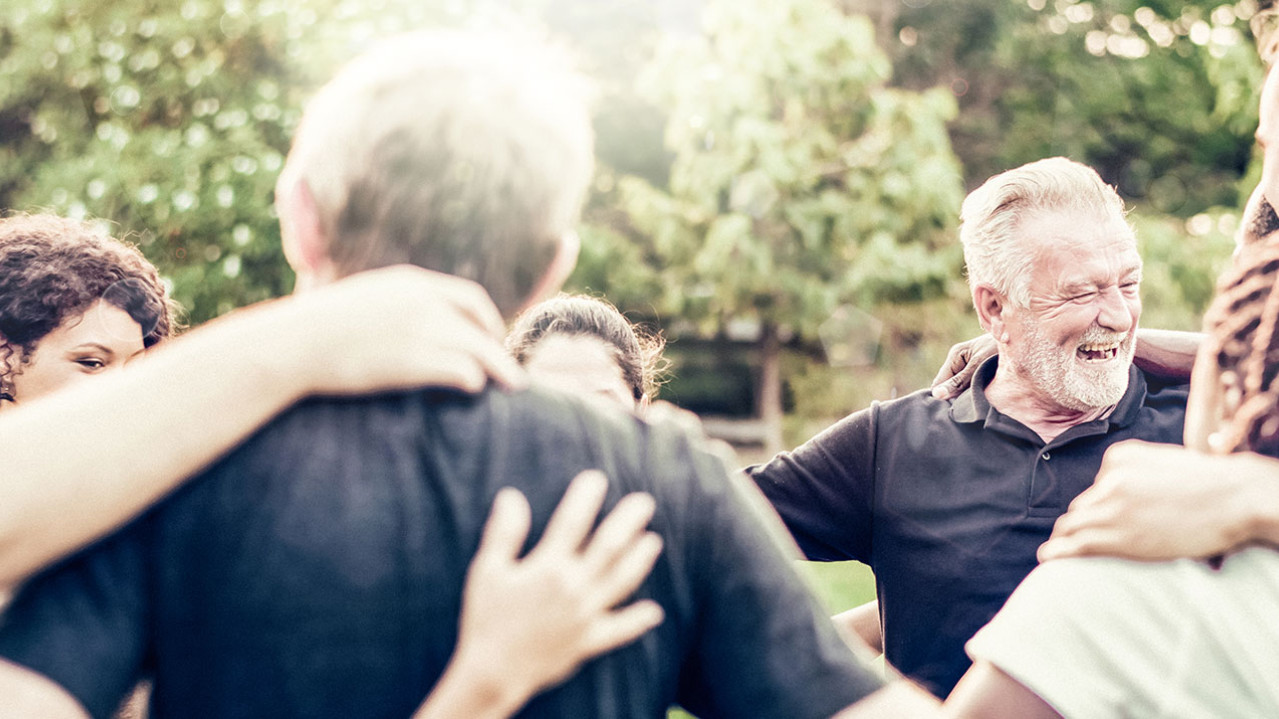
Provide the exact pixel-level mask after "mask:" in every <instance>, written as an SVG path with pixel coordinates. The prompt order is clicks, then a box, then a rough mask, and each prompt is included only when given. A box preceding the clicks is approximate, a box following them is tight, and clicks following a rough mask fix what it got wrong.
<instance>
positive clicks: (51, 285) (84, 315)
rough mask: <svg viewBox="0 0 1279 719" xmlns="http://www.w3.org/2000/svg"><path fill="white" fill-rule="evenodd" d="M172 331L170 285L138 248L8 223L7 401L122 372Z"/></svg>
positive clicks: (4, 285) (89, 230)
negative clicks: (112, 371) (167, 287)
mask: <svg viewBox="0 0 1279 719" xmlns="http://www.w3.org/2000/svg"><path fill="white" fill-rule="evenodd" d="M173 327H174V318H173V310H172V305H171V303H170V301H169V298H168V296H167V294H166V292H165V287H164V284H163V283H162V282H161V281H160V276H159V274H158V273H157V272H156V270H155V267H153V266H152V265H151V263H150V262H147V260H146V258H144V257H143V256H142V253H140V252H138V251H137V249H135V248H134V247H132V246H130V245H127V244H124V243H122V242H119V241H118V240H115V239H112V238H111V237H108V236H107V235H105V234H103V233H101V232H99V231H98V230H96V229H95V228H94V227H93V226H92V225H90V224H88V223H85V222H78V221H76V220H70V219H66V218H62V217H54V216H52V215H20V216H15V217H11V218H9V219H7V220H5V221H3V222H0V400H2V401H7V402H18V401H21V400H23V399H27V400H30V399H34V398H35V397H37V396H39V395H41V394H45V393H47V392H49V391H52V390H53V389H56V388H58V387H61V386H65V385H67V384H69V383H71V382H74V381H75V380H77V379H78V378H80V377H82V376H85V375H93V374H97V373H99V372H103V371H106V370H108V369H112V368H115V367H122V366H124V364H125V363H126V362H128V361H129V360H131V359H133V358H134V357H137V356H138V355H140V354H141V353H142V352H143V350H145V349H146V348H147V347H150V346H152V345H154V344H155V343H157V342H159V341H161V340H163V339H165V338H166V337H168V336H169V335H170V334H171V333H172V332H173Z"/></svg>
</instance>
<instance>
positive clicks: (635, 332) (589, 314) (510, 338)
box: [506, 294, 668, 402]
mask: <svg viewBox="0 0 1279 719" xmlns="http://www.w3.org/2000/svg"><path fill="white" fill-rule="evenodd" d="M553 335H567V336H570V337H574V336H585V337H595V338H597V339H600V340H602V341H603V342H604V343H605V344H607V345H608V346H609V347H610V348H612V349H613V354H614V357H615V358H616V359H617V366H618V367H620V368H621V370H622V379H624V380H625V381H626V384H627V386H628V387H630V389H631V394H632V395H634V397H635V401H637V402H638V401H639V400H641V399H643V398H644V397H646V396H647V397H648V398H650V399H653V398H655V397H656V396H657V390H658V388H659V387H660V386H661V384H662V380H663V375H664V374H665V372H666V367H667V364H668V362H667V360H666V358H665V357H663V356H662V350H663V349H664V348H665V347H666V341H665V340H664V339H662V336H661V334H659V333H655V332H649V331H648V330H646V329H645V328H643V327H640V326H637V325H634V324H632V323H631V321H630V320H628V319H626V317H625V316H623V315H622V313H621V312H619V311H618V309H617V308H616V307H614V306H613V305H612V304H611V303H610V302H608V300H605V299H602V298H598V297H590V296H588V295H566V294H561V295H559V296H558V297H554V298H552V299H549V300H546V301H545V302H541V303H538V304H536V305H534V306H532V307H530V308H529V309H527V310H525V311H524V312H523V313H522V314H521V315H520V316H519V317H517V318H516V320H515V325H514V326H513V327H512V328H511V332H510V333H509V334H508V335H507V336H506V350H507V352H509V353H510V354H511V356H512V357H514V358H515V361H516V362H519V363H520V364H524V363H526V362H527V361H528V358H529V355H531V354H532V353H533V349H534V348H535V347H537V345H538V343H540V342H541V341H542V340H544V339H546V338H547V337H550V336H553Z"/></svg>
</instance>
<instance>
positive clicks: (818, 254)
mask: <svg viewBox="0 0 1279 719" xmlns="http://www.w3.org/2000/svg"><path fill="white" fill-rule="evenodd" d="M889 73H890V67H889V65H888V62H887V59H886V57H885V56H884V54H883V53H882V52H881V51H880V50H879V49H878V48H877V47H876V45H875V43H874V38H873V31H872V29H871V25H870V23H869V22H868V21H867V20H866V19H865V18H861V17H854V16H848V15H845V14H843V13H842V12H841V11H840V10H839V9H838V8H836V7H835V6H834V5H833V4H830V3H827V2H796V1H791V2H770V3H737V2H711V3H709V4H708V6H707V9H706V23H705V34H704V35H703V36H702V37H696V38H690V39H687V40H686V41H685V42H683V43H680V44H670V45H668V46H666V47H664V48H663V49H662V51H661V52H660V53H659V55H658V57H657V59H656V60H655V62H654V65H653V67H652V69H651V70H650V72H649V74H648V75H647V77H646V85H647V87H648V89H649V91H650V92H651V93H652V94H653V96H654V98H655V100H656V101H658V102H661V103H662V104H663V105H664V107H665V108H666V109H667V111H668V112H669V116H670V120H669V123H668V125H667V132H666V140H667V144H668V147H669V149H670V150H671V151H672V152H673V153H674V156H675V157H674V162H673V164H672V168H671V175H670V183H669V189H668V190H662V189H659V188H656V187H653V186H651V185H650V184H648V183H646V182H644V181H642V180H638V179H635V178H630V179H628V180H627V181H625V182H623V183H622V188H623V190H622V192H621V193H620V201H621V203H622V206H623V207H624V208H625V209H626V211H627V214H628V216H629V218H630V221H631V222H632V223H633V226H634V227H635V228H636V229H637V230H639V232H640V233H642V234H645V235H648V236H649V237H651V243H652V245H651V248H652V253H651V256H650V259H651V261H653V262H654V263H655V264H656V266H657V267H658V268H659V271H660V273H661V274H662V276H663V277H664V278H665V279H666V281H667V283H668V290H667V291H666V292H665V293H664V294H663V297H664V302H663V307H662V309H663V310H664V311H665V312H667V313H670V314H676V315H682V316H693V317H694V318H698V319H714V320H715V321H716V322H728V321H730V320H732V319H734V318H740V317H747V318H753V319H756V320H759V321H761V322H765V323H770V324H773V325H776V326H780V327H788V328H790V329H791V330H792V331H795V332H798V333H799V334H801V335H803V336H807V337H810V338H815V337H816V331H817V328H818V326H819V325H820V324H821V323H822V322H823V321H824V320H825V319H826V317H827V316H828V315H829V314H830V312H831V311H833V310H834V309H835V307H836V306H837V305H838V304H839V303H842V302H858V303H860V304H862V305H863V306H864V307H865V308H866V309H869V310H872V311H873V310H874V308H875V307H876V306H877V305H878V304H880V303H881V302H883V301H885V300H888V299H893V300H894V301H896V300H898V299H901V298H907V299H909V298H916V299H924V298H932V297H937V296H939V295H942V294H945V292H946V287H947V285H948V283H949V282H951V281H954V280H957V279H958V278H959V275H960V272H959V264H958V254H957V253H955V252H954V251H940V252H939V251H938V250H939V248H943V247H951V246H953V245H954V244H955V243H954V241H953V239H952V236H951V234H950V231H951V230H952V229H953V218H954V216H955V214H956V209H957V208H958V205H959V200H960V198H961V197H962V187H961V184H960V179H959V178H960V175H959V168H958V164H957V162H956V160H955V158H954V156H953V154H951V152H950V150H949V140H948V137H947V134H946V127H945V123H946V121H947V120H948V119H950V118H951V117H952V116H953V115H954V112H955V106H954V102H953V101H952V100H951V99H950V98H949V97H948V96H947V95H945V94H943V93H938V92H929V93H923V94H920V93H912V92H907V91H901V90H893V89H889V88H887V87H885V83H886V80H887V78H888V76H889ZM708 289H709V292H710V293H711V296H710V298H709V301H707V297H706V295H707V291H708Z"/></svg>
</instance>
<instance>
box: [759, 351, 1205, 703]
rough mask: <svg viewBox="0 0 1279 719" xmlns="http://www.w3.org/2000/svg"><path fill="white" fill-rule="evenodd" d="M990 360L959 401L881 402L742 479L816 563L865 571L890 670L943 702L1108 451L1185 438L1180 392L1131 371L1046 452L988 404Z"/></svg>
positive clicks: (921, 397) (924, 396) (912, 398)
mask: <svg viewBox="0 0 1279 719" xmlns="http://www.w3.org/2000/svg"><path fill="white" fill-rule="evenodd" d="M997 361H998V358H994V359H992V360H990V361H988V362H987V363H986V364H985V365H983V366H982V367H981V368H980V369H979V371H978V373H977V375H976V376H975V378H974V382H973V386H972V387H971V388H970V389H968V390H967V391H965V392H964V393H963V394H961V395H959V396H958V397H957V398H955V399H954V400H953V401H939V400H936V399H933V397H932V396H931V395H930V394H929V393H928V392H927V391H921V392H916V393H914V394H911V395H908V396H906V397H902V398H900V399H895V400H892V401H889V402H876V403H874V404H872V405H871V407H870V408H869V409H866V410H863V411H861V412H857V413H854V414H852V415H849V416H848V417H845V418H844V419H843V420H841V421H840V422H838V423H837V424H835V425H833V426H832V427H830V428H828V429H827V430H825V431H824V432H822V433H821V434H819V435H817V436H816V437H814V438H813V439H811V440H809V441H808V442H807V443H806V444H804V445H803V446H802V447H800V448H798V449H796V450H795V451H793V452H784V453H782V454H779V455H777V456H776V457H775V458H773V459H772V461H770V462H769V463H767V464H763V465H757V466H754V467H750V468H748V470H747V472H748V473H749V474H750V475H751V476H752V477H753V478H754V479H755V481H756V483H757V484H758V485H759V487H760V489H762V490H763V492H764V494H765V495H766V496H767V497H768V498H769V500H770V501H772V503H773V506H774V507H776V508H777V511H778V512H779V513H780V514H781V516H782V519H783V520H785V522H786V526H787V527H789V529H790V530H791V533H792V534H793V535H794V536H795V539H796V541H797V542H798V543H799V545H800V548H801V549H803V551H804V553H805V554H806V555H807V556H808V557H809V558H810V559H814V560H819V561H840V560H848V559H855V560H857V561H860V562H864V563H866V564H868V565H870V566H871V568H872V569H873V570H874V572H875V578H876V581H877V585H878V594H879V607H880V618H881V621H882V622H883V634H884V653H885V656H886V658H887V660H888V662H889V663H890V664H892V665H893V666H894V667H896V668H897V669H898V670H900V671H901V672H903V673H904V674H906V675H907V676H909V677H911V678H912V679H915V680H916V681H919V682H920V683H921V684H923V685H924V686H926V687H927V688H928V689H929V690H931V691H932V692H933V693H934V694H936V695H937V696H939V697H945V696H946V695H947V694H949V693H950V690H951V689H953V688H954V686H955V683H956V682H958V681H959V678H960V677H961V676H962V675H963V674H964V672H965V671H967V669H968V666H969V664H970V662H969V660H968V657H967V656H966V655H965V654H964V648H963V646H964V642H966V641H967V640H968V639H969V638H970V637H972V635H973V634H975V633H976V631H977V630H978V629H980V628H981V627H982V626H983V625H984V624H986V622H988V621H990V619H991V617H993V616H994V615H995V613H996V612H997V611H999V609H1000V607H1002V606H1003V604H1004V601H1005V600H1006V599H1007V598H1008V596H1009V595H1010V594H1012V591H1013V589H1014V588H1016V586H1017V585H1018V583H1020V582H1021V580H1022V579H1023V578H1025V576H1026V575H1027V574H1029V573H1030V571H1031V570H1032V569H1034V568H1035V565H1036V563H1037V562H1036V559H1035V552H1036V550H1038V548H1039V545H1040V544H1042V543H1043V542H1044V541H1045V540H1047V539H1048V536H1049V534H1051V533H1052V527H1053V523H1054V522H1055V521H1056V520H1057V517H1059V516H1061V515H1062V514H1063V513H1064V512H1065V511H1066V508H1067V506H1068V505H1069V504H1070V502H1071V500H1073V499H1074V498H1075V497H1076V496H1077V495H1078V494H1079V493H1080V492H1082V491H1083V490H1084V489H1086V488H1087V487H1088V486H1090V485H1091V484H1092V482H1093V480H1094V478H1095V477H1096V475H1097V470H1098V469H1099V468H1100V466H1101V459H1102V455H1103V454H1104V453H1105V451H1106V448H1107V447H1109V446H1110V445H1112V444H1114V443H1115V442H1119V441H1122V440H1125V439H1143V440H1146V441H1150V442H1168V443H1180V442H1181V440H1182V425H1183V423H1184V420H1185V410H1186V394H1187V392H1186V387H1185V386H1184V385H1176V386H1158V385H1156V384H1155V382H1154V381H1153V380H1150V381H1148V377H1147V376H1146V375H1145V374H1144V373H1142V372H1141V371H1140V370H1138V369H1137V368H1136V367H1133V368H1132V369H1131V370H1130V371H1129V382H1128V391H1127V392H1126V393H1125V394H1124V397H1123V399H1122V400H1120V402H1119V404H1118V405H1117V406H1116V407H1115V409H1114V411H1113V412H1112V413H1111V414H1110V416H1109V417H1107V418H1104V419H1099V420H1095V421H1093V422H1088V423H1085V424H1081V425H1077V426H1075V427H1072V428H1070V429H1068V430H1066V431H1065V432H1063V433H1061V435H1059V436H1058V437H1056V438H1054V439H1053V440H1052V441H1051V442H1048V443H1047V444H1045V443H1044V441H1043V440H1042V439H1040V437H1039V436H1038V435H1037V434H1035V432H1033V431H1032V430H1030V429H1029V428H1028V427H1026V426H1025V425H1023V424H1022V423H1020V422H1018V421H1017V420H1015V419H1012V418H1011V417H1008V416H1006V415H1004V414H1001V413H1000V412H999V411H998V410H996V409H994V408H993V407H991V405H990V402H988V401H987V399H986V393H985V388H986V386H987V385H988V384H989V383H990V381H991V380H992V379H993V378H994V376H995V369H996V367H997Z"/></svg>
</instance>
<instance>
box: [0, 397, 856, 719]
mask: <svg viewBox="0 0 1279 719" xmlns="http://www.w3.org/2000/svg"><path fill="white" fill-rule="evenodd" d="M592 467H594V468H600V469H602V470H604V471H605V473H607V475H608V476H609V478H610V488H609V492H610V494H609V498H608V500H607V502H606V505H607V506H609V507H611V506H612V505H613V504H615V503H616V501H617V500H618V499H619V498H620V497H621V496H622V495H623V494H624V493H626V492H631V491H636V490H642V491H647V492H650V493H652V494H653V495H654V497H655V498H656V500H657V507H658V509H657V513H656V516H655V517H654V519H653V521H652V524H651V528H652V529H653V530H654V531H657V532H659V533H660V534H661V536H662V537H663V539H664V541H665V545H664V550H663V553H662V556H661V558H660V559H659V561H658V563H657V566H656V568H655V569H654V570H653V573H652V575H651V577H650V578H649V579H648V580H647V581H646V582H645V584H644V585H643V586H642V588H641V590H640V592H639V594H640V595H641V596H646V597H651V598H653V599H656V600H657V601H658V602H659V603H660V604H661V605H662V607H663V608H664V610H665V612H666V620H665V622H664V623H663V624H662V625H661V626H660V627H658V628H657V629H656V630H655V631H653V632H650V633H649V634H647V635H646V636H644V637H643V638H642V639H640V640H639V641H638V642H636V643H635V644H633V645H631V646H628V647H626V648H624V649H621V650H620V651H617V652H614V653H611V654H608V655H606V656H604V657H601V658H599V659H596V660H594V661H592V662H589V663H588V664H587V665H585V666H584V668H583V669H582V671H581V672H580V673H579V674H578V675H577V676H576V677H575V678H573V679H571V680H570V681H569V682H567V683H566V684H564V685H562V686H560V687H559V688H556V689H553V690H551V691H549V692H547V693H545V694H543V695H541V696H539V697H538V698H536V699H535V700H534V701H533V702H532V703H530V704H529V706H528V707H527V709H526V710H525V711H524V712H523V713H522V714H521V716H529V717H649V718H652V717H663V716H664V715H665V712H666V709H667V707H668V706H669V705H670V704H672V703H675V702H679V703H682V704H685V705H686V706H688V707H689V708H690V709H691V710H692V711H694V712H696V713H698V714H700V715H702V716H704V717H721V716H722V717H729V716H738V717H775V718H776V719H803V718H805V717H811V718H813V719H817V718H818V717H821V718H822V719H825V717H828V716H830V715H831V714H832V713H834V712H836V711H838V710H839V709H841V708H843V707H844V706H846V705H848V704H850V703H852V702H854V701H855V700H857V699H858V698H860V697H862V696H864V695H865V694H867V693H869V692H871V691H873V690H874V689H875V688H877V687H878V686H879V681H878V680H876V679H875V678H874V677H872V676H871V675H870V674H868V673H867V672H866V671H865V670H863V669H862V668H861V667H860V666H859V665H858V664H857V663H856V662H855V660H854V659H853V657H852V656H851V654H850V653H849V652H848V650H847V649H846V647H844V646H843V644H842V643H841V642H840V640H839V639H838V638H837V637H836V635H835V633H834V631H833V629H832V627H831V626H830V623H829V620H828V619H827V618H826V617H825V616H824V614H823V613H822V612H821V611H820V609H819V608H818V607H817V606H816V605H815V603H814V602H813V601H812V599H811V597H810V595H809V594H808V593H807V592H806V591H804V590H803V589H802V584H801V583H800V582H799V580H798V578H797V576H796V574H795V573H794V571H793V569H792V567H791V565H790V562H789V561H788V560H787V559H786V558H785V557H784V555H783V554H782V553H781V552H780V551H779V550H778V549H777V548H776V545H774V544H772V543H771V542H770V540H769V539H768V538H767V535H766V534H765V533H764V532H763V531H762V530H761V529H760V527H759V525H758V523H757V521H756V520H755V519H754V518H753V515H752V514H751V512H750V510H749V509H747V508H746V507H745V505H744V502H743V500H742V497H741V496H740V493H741V492H742V490H743V485H741V484H737V485H736V487H735V486H734V484H733V483H732V482H731V480H730V479H729V478H728V476H727V474H726V471H725V469H724V467H723V465H722V464H721V463H720V461H719V460H718V459H716V458H715V457H713V456H712V455H710V454H707V453H704V452H702V451H701V450H699V449H698V448H697V447H696V446H695V443H693V442H691V441H690V440H689V439H687V438H686V437H684V436H683V435H682V434H680V433H678V432H677V431H676V430H674V429H671V428H664V427H656V426H651V425H648V424H646V423H644V422H642V421H639V420H636V419H634V418H632V417H629V416H624V415H622V414H620V413H614V414H607V413H605V412H603V411H597V410H595V409H592V408H587V407H585V406H584V405H582V404H581V403H578V402H576V401H573V400H571V399H570V398H565V397H561V396H559V395H553V394H550V393H546V392H541V391H528V392H521V393H517V394H503V393H500V392H488V393H485V394H483V395H481V396H478V397H465V396H460V395H456V394H452V393H446V392H413V393H405V394H395V395H387V396H382V397H375V398H363V399H348V400H322V401H321V400H317V401H312V402H308V403H306V404H303V405H301V406H299V407H298V408H295V409H294V410H292V411H291V412H289V413H287V414H286V415H284V416H283V417H281V418H280V419H278V420H276V421H275V422H273V423H272V424H271V425H269V426H268V427H267V428H266V429H265V430H264V431H263V432H261V433H260V434H259V435H257V436H256V437H255V438H253V439H251V440H250V441H249V442H247V443H246V444H245V445H243V446H242V447H241V448H239V449H238V450H236V451H235V452H234V453H232V454H231V455H230V456H229V457H228V458H226V459H225V460H223V461H222V462H220V463H219V464H217V465H215V466H214V467H213V468H212V469H210V470H209V471H208V472H207V473H206V474H205V476H203V477H201V478H197V479H196V480H194V481H193V482H192V483H191V484H189V485H188V486H186V487H185V488H183V489H181V490H179V492H178V493H177V494H176V495H175V496H173V497H172V498H170V499H169V500H168V501H166V502H165V503H163V504H162V505H160V506H159V507H157V508H156V509H154V510H153V511H151V512H150V513H149V514H147V515H145V516H144V517H143V518H141V519H140V520H139V521H137V522H135V523H134V524H132V525H130V526H129V527H127V528H126V529H125V530H124V531H123V532H121V533H119V534H117V535H115V536H113V537H111V538H109V539H107V540H104V541H103V542H102V543H99V544H98V545H96V546H94V547H92V548H90V549H89V550H87V551H85V552H83V553H81V554H80V555H78V556H76V557H73V558H72V559H70V560H68V561H67V562H65V563H64V564H63V565H61V566H59V567H55V568H53V569H51V570H50V571H48V572H46V573H45V574H43V575H42V576H40V577H38V578H37V579H35V580H33V581H32V582H31V583H30V584H28V586H27V587H26V588H25V589H24V590H23V592H22V593H21V594H20V595H19V597H17V598H16V599H15V603H14V605H13V606H12V607H11V608H10V610H9V611H8V612H7V614H6V617H5V621H4V623H3V626H0V656H3V657H5V658H7V659H9V660H11V661H14V662H16V663H18V664H22V665H25V666H27V667H30V668H32V669H34V670H35V671H37V672H40V673H42V674H44V675H46V676H48V677H50V678H51V679H53V680H54V681H55V682H57V683H59V684H61V685H62V686H63V687H65V688H66V689H67V690H69V691H70V692H71V693H72V694H73V695H74V696H75V697H76V698H77V699H79V701H80V702H81V703H82V704H84V706H85V707H87V708H88V709H89V711H90V713H91V714H92V715H93V716H95V717H106V716H108V715H109V714H110V713H111V711H112V709H113V708H114V707H115V706H116V705H117V703H118V702H119V700H120V697H121V696H122V695H123V694H124V693H125V692H126V691H127V690H128V689H129V688H130V687H132V685H133V683H134V682H135V681H136V680H137V678H138V677H139V676H140V675H142V674H150V675H151V676H153V677H154V695H153V707H152V716H154V717H157V719H165V718H171V717H182V718H183V719H188V718H189V719H199V718H201V717H210V718H213V717H216V718H218V719H235V718H236V717H244V718H246V719H247V718H250V717H252V718H258V719H260V718H261V717H272V718H273V719H285V718H288V717H335V718H337V717H341V718H342V719H351V718H359V717H377V718H383V717H385V718H387V719H407V717H409V716H410V715H411V714H412V713H413V711H414V710H415V709H416V707H417V706H418V705H419V704H420V703H421V701H422V700H423V698H424V697H425V696H426V694H427V692H428V691H429V690H430V688H431V686H432V685H433V684H434V683H435V681H436V680H437V679H438V678H439V676H440V674H441V672H442V671H443V669H444V666H445V663H446V662H447V661H448V658H449V656H450V654H451V652H452V649H453V646H454V644H455V643H456V640H457V620H458V612H459V608H460V603H461V589H462V584H463V581H464V577H465V573H466V570H467V566H468V564H469V562H470V559H471V556H472V554H473V553H474V552H475V549H476V547H477V546H478V543H479V537H480V532H481V528H482V526H483V523H484V520H485V518H486V517H487V515H488V510H489V506H490V504H491V503H492V500H493V497H494V495H495V494H496V493H497V491H498V490H499V489H500V488H501V487H503V486H507V485H510V486H515V487H518V488H520V489H521V490H522V491H523V492H524V493H525V494H526V495H527V496H528V497H529V501H530V504H531V505H532V508H533V517H534V531H533V533H532V537H531V538H530V540H529V541H530V545H531V544H532V542H533V541H535V538H536V537H537V536H540V533H541V531H542V528H543V527H544V526H545V523H546V521H547V519H548V518H549V515H550V513H551V510H552V509H554V507H555V505H556V503H557V502H558V500H559V499H560V497H561V495H562V494H563V491H564V489H565V487H566V485H567V483H568V482H569V480H570V479H571V478H572V477H573V476H575V475H576V474H577V473H578V472H579V471H580V470H582V469H586V468H592ZM747 487H748V486H747Z"/></svg>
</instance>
